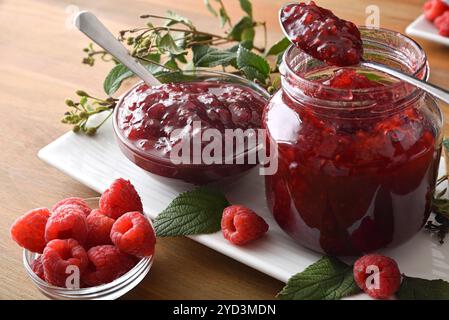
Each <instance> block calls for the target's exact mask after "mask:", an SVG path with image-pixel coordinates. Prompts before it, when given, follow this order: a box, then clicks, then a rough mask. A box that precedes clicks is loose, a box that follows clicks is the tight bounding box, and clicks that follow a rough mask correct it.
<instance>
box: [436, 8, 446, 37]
mask: <svg viewBox="0 0 449 320" xmlns="http://www.w3.org/2000/svg"><path fill="white" fill-rule="evenodd" d="M435 26H436V27H437V28H438V30H439V33H440V35H442V36H443V37H449V11H446V12H445V13H443V14H442V15H441V16H439V17H438V18H436V19H435Z"/></svg>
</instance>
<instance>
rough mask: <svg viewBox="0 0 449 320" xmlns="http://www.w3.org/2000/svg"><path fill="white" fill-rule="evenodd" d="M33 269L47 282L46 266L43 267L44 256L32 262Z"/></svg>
mask: <svg viewBox="0 0 449 320" xmlns="http://www.w3.org/2000/svg"><path fill="white" fill-rule="evenodd" d="M31 269H32V270H33V272H34V273H35V274H36V275H37V276H38V277H39V278H41V279H42V280H44V281H45V275H44V266H43V265H42V256H39V257H37V258H36V259H34V260H33V262H31Z"/></svg>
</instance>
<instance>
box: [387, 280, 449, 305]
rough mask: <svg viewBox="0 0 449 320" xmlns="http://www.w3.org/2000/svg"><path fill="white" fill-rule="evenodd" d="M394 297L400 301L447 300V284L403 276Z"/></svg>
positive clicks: (448, 285) (448, 291) (448, 293)
mask: <svg viewBox="0 0 449 320" xmlns="http://www.w3.org/2000/svg"><path fill="white" fill-rule="evenodd" d="M396 296H397V298H398V299H400V300H448V299H449V283H448V282H446V281H443V280H425V279H419V278H411V277H405V276H404V278H403V279H402V284H401V288H400V289H399V292H398V293H397V294H396Z"/></svg>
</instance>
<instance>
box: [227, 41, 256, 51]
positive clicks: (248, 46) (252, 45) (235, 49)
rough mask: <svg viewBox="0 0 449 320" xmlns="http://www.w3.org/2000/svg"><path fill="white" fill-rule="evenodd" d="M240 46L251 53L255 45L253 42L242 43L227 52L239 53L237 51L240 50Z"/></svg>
mask: <svg viewBox="0 0 449 320" xmlns="http://www.w3.org/2000/svg"><path fill="white" fill-rule="evenodd" d="M240 46H242V47H243V48H245V49H248V50H250V51H251V50H252V49H253V47H254V44H253V42H252V41H242V42H240V43H238V44H236V45H234V46H232V47H230V48H229V49H228V50H227V51H230V52H234V53H237V51H238V50H239V48H240Z"/></svg>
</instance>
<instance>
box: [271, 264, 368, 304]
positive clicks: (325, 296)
mask: <svg viewBox="0 0 449 320" xmlns="http://www.w3.org/2000/svg"><path fill="white" fill-rule="evenodd" d="M359 292H360V288H359V287H358V286H357V284H356V283H355V281H354V275H353V270H352V266H349V265H347V264H346V263H343V262H341V261H340V260H338V259H336V258H332V257H326V256H325V257H323V258H321V259H320V260H318V261H317V262H316V263H314V264H312V265H311V266H309V267H308V268H307V269H306V270H304V271H303V272H301V273H298V274H297V275H295V276H293V277H292V278H290V280H289V281H288V282H287V285H286V286H285V287H284V289H282V291H281V292H280V293H279V294H278V297H279V298H280V299H282V300H338V299H341V298H343V297H346V296H350V295H353V294H356V293H359Z"/></svg>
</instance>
